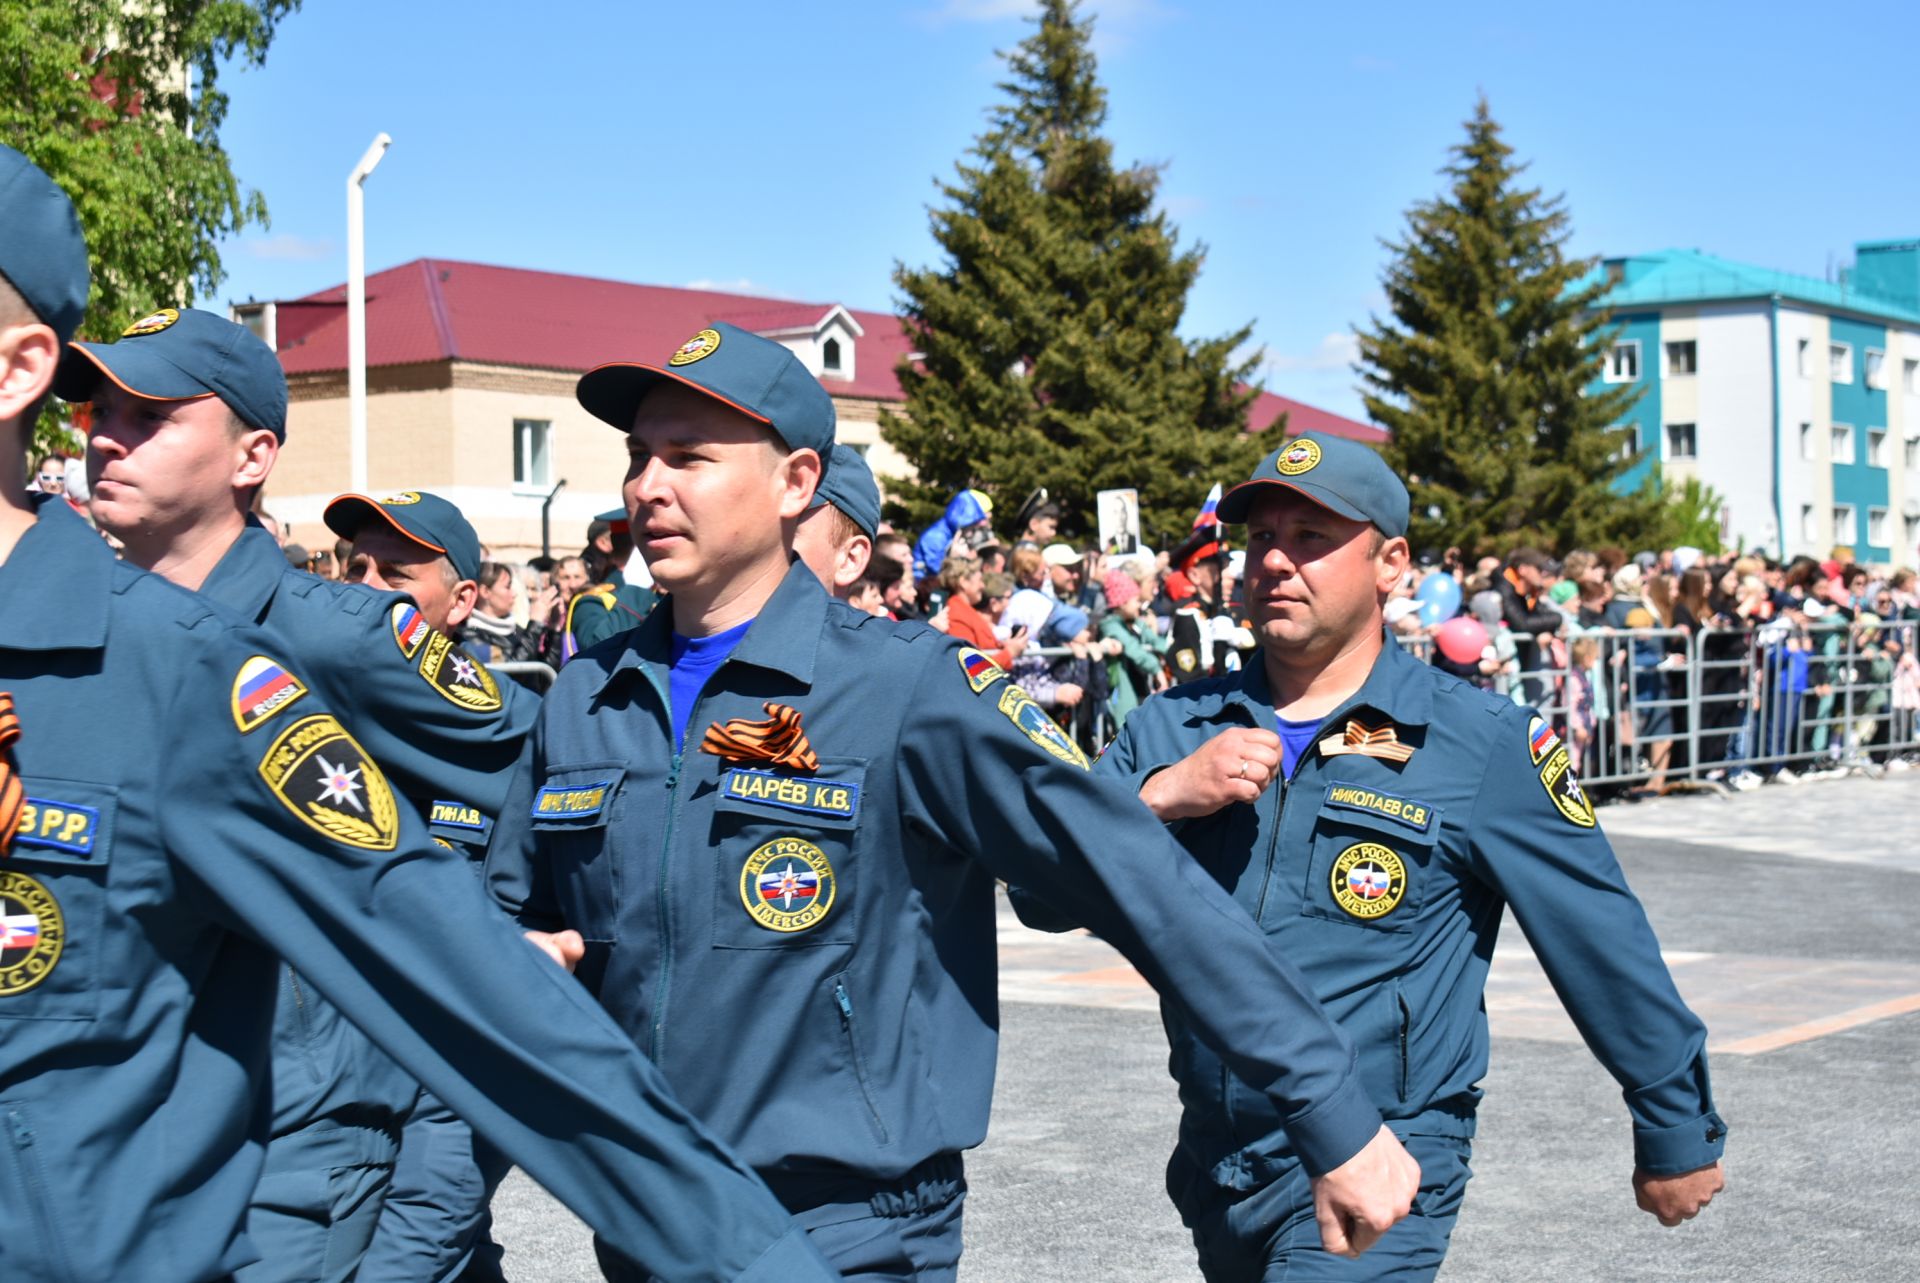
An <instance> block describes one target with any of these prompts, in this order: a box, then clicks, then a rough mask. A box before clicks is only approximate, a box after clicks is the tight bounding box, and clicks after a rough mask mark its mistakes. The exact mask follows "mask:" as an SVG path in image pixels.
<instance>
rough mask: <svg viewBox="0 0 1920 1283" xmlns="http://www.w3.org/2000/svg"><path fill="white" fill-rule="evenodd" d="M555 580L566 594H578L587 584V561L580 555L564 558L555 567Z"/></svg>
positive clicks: (557, 585)
mask: <svg viewBox="0 0 1920 1283" xmlns="http://www.w3.org/2000/svg"><path fill="white" fill-rule="evenodd" d="M553 582H554V586H555V587H557V588H558V589H559V590H560V591H561V592H562V593H563V594H565V595H566V596H568V597H574V596H578V595H579V593H580V591H581V590H582V589H583V588H585V587H586V586H587V563H586V562H584V561H582V560H580V559H579V558H578V557H567V558H565V559H563V560H562V561H561V562H560V564H559V565H557V566H555V567H554V568H553Z"/></svg>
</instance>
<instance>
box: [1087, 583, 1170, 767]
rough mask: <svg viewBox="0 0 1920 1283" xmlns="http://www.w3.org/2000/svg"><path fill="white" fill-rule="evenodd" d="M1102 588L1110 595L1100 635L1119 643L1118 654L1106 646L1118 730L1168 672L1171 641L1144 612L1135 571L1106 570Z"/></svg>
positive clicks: (1110, 698) (1109, 704)
mask: <svg viewBox="0 0 1920 1283" xmlns="http://www.w3.org/2000/svg"><path fill="white" fill-rule="evenodd" d="M1101 587H1102V588H1103V589H1104V590H1105V591H1106V595H1107V614H1106V616H1105V617H1104V618H1102V619H1101V621H1100V636H1101V638H1102V640H1105V641H1111V642H1117V643H1118V644H1119V653H1118V654H1113V653H1112V650H1113V648H1112V647H1108V648H1107V650H1108V657H1107V692H1108V694H1107V709H1108V711H1109V712H1110V713H1112V715H1113V729H1114V730H1115V731H1116V732H1117V731H1119V729H1120V727H1121V726H1122V725H1123V724H1124V723H1125V722H1126V720H1127V714H1128V713H1131V712H1132V711H1133V710H1134V709H1136V708H1138V707H1140V702H1141V701H1142V700H1144V699H1145V698H1146V697H1147V696H1148V695H1150V694H1152V693H1153V692H1154V690H1156V689H1157V688H1158V685H1159V684H1161V678H1162V676H1163V674H1164V672H1165V665H1164V663H1163V662H1162V659H1161V657H1162V656H1163V655H1165V654H1166V653H1167V648H1168V646H1169V645H1170V644H1171V643H1170V642H1169V641H1168V640H1167V639H1166V638H1165V637H1162V636H1161V635H1160V630H1159V629H1158V628H1157V627H1155V626H1154V622H1153V619H1152V617H1151V616H1147V615H1145V614H1143V608H1144V607H1145V606H1146V598H1145V596H1144V595H1142V593H1141V590H1140V581H1139V580H1138V579H1136V578H1135V577H1134V576H1133V575H1132V574H1130V573H1129V572H1128V571H1127V570H1125V569H1122V568H1120V567H1118V566H1116V567H1115V568H1114V569H1112V570H1109V571H1108V572H1107V575H1106V578H1105V579H1104V580H1103V581H1102V583H1101Z"/></svg>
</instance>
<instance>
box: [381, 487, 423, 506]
mask: <svg viewBox="0 0 1920 1283" xmlns="http://www.w3.org/2000/svg"><path fill="white" fill-rule="evenodd" d="M419 502H420V492H419V491H418V490H401V491H397V492H395V493H394V494H390V495H388V496H387V497H386V498H384V499H382V500H381V501H380V506H381V507H383V508H402V507H405V506H406V505H407V504H410V503H419Z"/></svg>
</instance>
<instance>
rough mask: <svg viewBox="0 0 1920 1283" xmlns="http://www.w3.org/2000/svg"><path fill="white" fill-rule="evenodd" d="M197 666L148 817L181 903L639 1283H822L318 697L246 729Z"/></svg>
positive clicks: (219, 673)
mask: <svg viewBox="0 0 1920 1283" xmlns="http://www.w3.org/2000/svg"><path fill="white" fill-rule="evenodd" d="M254 640H257V641H258V642H259V643H260V644H261V645H262V646H264V647H267V648H271V645H272V643H271V641H269V640H266V639H265V638H263V637H262V638H256V639H254ZM200 654H201V658H200V659H199V661H198V662H197V663H196V664H195V666H194V667H193V668H192V669H190V670H189V671H188V672H186V673H184V674H182V678H181V685H180V688H179V693H178V694H176V696H175V702H174V706H173V708H172V709H171V710H170V712H171V717H172V720H171V722H170V724H171V725H175V726H182V727H186V726H192V727H196V728H204V729H202V730H199V731H198V733H196V734H195V735H194V737H193V740H192V742H191V744H190V745H188V746H184V747H183V750H182V751H180V752H178V753H175V754H174V755H173V756H172V758H171V760H170V761H169V762H168V764H167V766H166V770H165V772H164V777H163V778H164V781H165V784H166V789H165V791H163V796H170V797H175V798H192V799H196V800H197V801H198V802H199V803H200V804H198V805H190V806H171V807H168V808H166V810H165V812H164V814H163V817H162V820H161V837H162V840H163V842H164V844H165V847H166V849H167V851H168V852H169V853H171V855H172V856H173V858H174V859H175V860H176V862H177V863H178V864H179V865H180V866H181V869H182V874H181V882H182V886H183V888H184V890H183V894H189V895H191V894H196V893H198V894H201V895H203V896H204V898H205V901H206V903H207V906H208V909H209V911H210V912H211V913H212V914H213V915H214V916H216V917H218V918H221V919H223V920H225V921H226V922H227V923H228V924H229V925H230V926H231V927H232V928H233V929H235V930H237V931H239V932H241V933H242V934H245V935H248V936H251V937H252V938H254V939H256V940H259V941H260V942H262V943H263V944H265V945H267V946H268V947H269V948H272V949H273V950H274V951H276V952H277V953H279V954H280V955H281V956H282V957H284V958H285V959H286V960H287V961H288V962H289V963H290V964H292V966H293V967H294V968H296V969H297V970H298V971H299V972H300V973H301V975H302V976H304V977H306V978H307V979H309V980H310V981H312V983H313V984H314V986H315V987H316V988H318V989H319V990H320V991H321V993H322V994H323V995H325V996H326V998H327V999H328V1000H329V1001H331V1002H332V1003H333V1004H334V1005H335V1006H337V1007H338V1008H340V1010H341V1011H342V1012H343V1013H345V1015H346V1016H347V1018H348V1019H350V1020H352V1021H353V1023H354V1024H356V1025H358V1026H359V1027H360V1029H361V1030H362V1031H363V1032H365V1033H366V1034H367V1036H368V1037H369V1038H371V1039H372V1040H373V1042H374V1043H375V1044H376V1045H378V1046H379V1047H380V1048H381V1049H382V1050H384V1051H385V1052H387V1054H389V1055H390V1056H392V1057H393V1058H394V1059H395V1060H397V1061H398V1062H400V1064H401V1066H402V1067H403V1068H404V1069H406V1070H407V1072H409V1073H410V1074H412V1075H413V1076H414V1077H415V1078H417V1079H419V1080H420V1082H422V1083H423V1084H425V1086H426V1087H427V1089H428V1090H430V1091H431V1092H432V1093H433V1094H434V1095H435V1096H437V1097H438V1098H439V1099H440V1100H442V1101H444V1102H445V1103H446V1104H447V1105H448V1106H449V1107H450V1108H452V1109H453V1110H454V1111H456V1112H457V1113H458V1114H459V1115H460V1116H461V1117H463V1118H465V1119H466V1120H467V1121H468V1122H469V1123H470V1124H472V1126H473V1127H474V1129H475V1130H476V1131H478V1132H480V1133H481V1134H482V1135H484V1136H486V1137H487V1138H488V1139H489V1140H490V1141H492V1142H493V1143H494V1144H496V1145H497V1146H498V1147H499V1148H500V1149H501V1150H502V1151H503V1152H504V1153H505V1154H506V1155H507V1156H508V1157H509V1158H510V1159H512V1160H513V1161H514V1162H516V1163H518V1164H519V1165H520V1166H522V1167H523V1168H525V1169H526V1170H527V1172H528V1173H529V1174H530V1175H532V1176H533V1177H534V1179H535V1180H537V1181H539V1182H540V1183H541V1184H542V1185H544V1186H545V1187H546V1188H547V1189H548V1190H550V1191H551V1192H552V1193H553V1194H554V1195H555V1197H557V1198H559V1199H560V1201H561V1202H563V1203H565V1204H566V1205H567V1206H569V1207H570V1208H572V1209H573V1210H574V1211H575V1212H576V1213H577V1214H578V1215H579V1216H580V1217H581V1218H582V1219H583V1220H585V1221H586V1222H587V1223H588V1224H590V1225H592V1226H593V1227H594V1228H595V1229H596V1230H598V1231H599V1233H600V1234H601V1235H602V1236H603V1237H605V1238H606V1239H607V1240H608V1241H609V1242H610V1243H612V1244H613V1245H614V1246H616V1247H617V1248H618V1250H619V1251H621V1252H623V1253H625V1254H626V1255H628V1256H630V1257H632V1258H634V1259H635V1260H637V1261H640V1262H641V1263H643V1264H644V1265H645V1267H646V1268H647V1269H648V1270H650V1271H651V1272H652V1273H653V1274H655V1275H658V1276H660V1277H662V1278H670V1279H676V1280H679V1279H687V1280H715V1281H718V1280H735V1281H740V1280H750V1281H751V1283H789V1281H790V1280H796V1279H802V1280H809V1281H810V1283H812V1281H819V1280H828V1279H833V1278H837V1277H838V1276H837V1275H835V1274H834V1273H833V1272H832V1271H831V1270H830V1269H829V1268H828V1266H827V1265H826V1264H825V1262H824V1260H823V1259H822V1258H821V1257H820V1256H819V1254H818V1252H817V1251H816V1250H815V1249H814V1248H813V1247H812V1245H811V1244H810V1243H809V1242H808V1241H807V1239H806V1236H805V1233H804V1231H801V1230H799V1229H798V1228H797V1227H795V1226H794V1224H793V1222H792V1220H791V1218H790V1217H788V1215H787V1214H786V1212H785V1210H784V1209H783V1208H782V1207H781V1206H780V1204H779V1203H778V1202H777V1201H776V1200H775V1199H774V1198H773V1196H772V1195H771V1194H770V1193H769V1192H768V1191H767V1190H766V1188H765V1186H763V1185H762V1184H761V1183H760V1181H759V1179H758V1178H757V1177H756V1176H755V1175H754V1174H753V1173H752V1172H751V1171H750V1170H748V1169H747V1168H746V1167H744V1166H743V1165H742V1164H741V1163H740V1162H739V1160H738V1159H736V1158H735V1157H734V1156H733V1155H732V1154H731V1153H729V1152H728V1151H727V1150H726V1149H725V1148H724V1147H723V1146H722V1145H721V1143H720V1142H719V1141H718V1140H717V1139H715V1138H714V1137H713V1135H712V1134H711V1133H709V1132H708V1131H707V1130H706V1129H705V1128H704V1127H703V1126H702V1125H701V1124H700V1123H699V1122H698V1120H696V1119H694V1118H693V1117H692V1116H691V1115H689V1114H688V1113H687V1111H686V1110H685V1109H684V1108H682V1107H681V1105H680V1104H679V1103H678V1102H677V1101H676V1100H675V1099H674V1098H673V1096H672V1095H671V1093H670V1091H669V1089H668V1087H667V1085H666V1082H665V1080H664V1079H662V1078H661V1077H660V1075H659V1073H658V1072H657V1071H656V1070H655V1069H654V1067H653V1066H652V1065H651V1064H649V1063H648V1062H647V1061H646V1059H645V1058H644V1057H642V1056H641V1055H640V1053H639V1052H638V1051H637V1050H636V1049H635V1048H634V1046H633V1044H632V1042H631V1041H630V1040H629V1039H628V1038H627V1036H626V1035H625V1034H624V1033H622V1032H621V1031H620V1030H619V1028H618V1027H617V1026H615V1025H614V1023H613V1021H612V1020H611V1018H610V1017H608V1016H607V1014H606V1013H605V1012H604V1011H602V1010H601V1008H600V1007H599V1005H598V1004H597V1003H595V1002H594V1001H593V1000H592V999H591V998H590V997H589V996H588V995H587V993H586V992H585V991H584V990H583V989H582V988H581V987H580V985H578V984H577V983H575V981H574V980H573V978H572V977H570V976H568V975H567V974H566V973H565V972H564V971H563V970H561V969H560V968H559V967H557V966H555V965H554V964H553V963H552V962H551V961H549V960H548V959H547V958H546V957H545V956H544V955H542V954H541V953H539V952H538V951H537V950H536V949H534V947H533V946H531V945H530V944H528V943H527V942H526V941H525V940H523V939H522V938H521V937H520V935H519V933H518V931H517V930H516V929H515V928H514V927H513V925H512V924H511V923H509V922H507V921H505V920H504V919H503V918H502V917H501V916H500V914H499V913H497V912H496V911H495V910H494V908H493V906H492V905H491V904H490V903H489V902H488V900H487V898H486V896H485V893H484V892H483V891H482V890H481V887H480V884H479V882H478V881H477V880H476V879H475V878H474V877H473V875H472V873H471V872H470V871H469V869H468V868H467V867H466V865H465V863H464V861H463V860H462V859H461V858H460V857H459V856H457V855H455V854H454V853H453V852H451V851H448V850H446V849H445V848H443V847H440V846H437V845H435V844H434V843H433V842H432V841H431V840H430V839H429V838H428V836H427V834H426V830H425V828H424V827H423V826H422V824H421V822H420V820H419V818H418V817H417V816H416V815H414V814H413V813H412V812H411V810H410V809H408V808H407V807H405V806H403V805H401V804H399V803H398V802H397V800H396V799H395V798H394V796H393V793H392V790H391V787H390V786H389V785H388V784H387V783H386V781H385V779H384V777H383V776H382V774H381V772H380V768H379V767H378V766H377V765H375V762H374V759H372V758H371V757H369V756H368V755H367V754H366V752H365V750H364V749H363V748H362V746H360V745H359V744H358V743H356V742H355V741H354V740H353V739H352V738H351V737H349V736H348V735H347V733H346V732H345V730H344V729H343V728H341V726H340V724H339V723H338V722H337V721H335V720H334V718H333V717H332V715H331V714H330V713H329V712H328V711H327V710H326V708H325V707H324V706H322V704H321V702H320V700H319V699H318V697H316V696H313V695H311V694H304V693H303V694H301V695H298V696H295V697H292V698H286V699H282V700H281V701H280V702H279V703H278V704H277V705H275V706H274V707H273V709H272V710H271V711H269V712H266V713H265V714H264V715H262V716H258V717H253V718H251V719H250V723H251V724H250V726H249V728H248V729H246V730H241V729H239V726H240V724H241V723H240V722H239V719H237V718H236V717H229V716H228V715H227V714H228V701H229V699H230V698H231V695H230V692H233V691H236V690H237V689H238V687H237V684H236V679H237V677H238V676H239V675H240V674H241V673H242V672H246V673H249V674H253V673H255V672H256V671H257V670H256V668H255V666H254V662H253V661H252V660H249V659H247V658H246V655H247V652H246V651H245V650H240V651H238V652H236V651H235V650H234V649H233V644H232V643H231V642H230V641H229V640H228V639H225V638H220V637H211V638H209V639H208V641H207V644H205V645H203V646H202V647H201V649H200ZM286 676H287V677H288V678H289V679H290V680H291V681H292V682H293V683H294V684H295V685H299V684H300V682H299V677H298V674H297V673H292V672H287V673H286ZM288 689H291V687H288ZM209 705H214V706H213V707H209ZM233 707H234V708H236V709H238V708H239V701H238V700H237V699H235V700H234V702H233ZM196 883H197V884H198V888H199V889H198V891H197V892H196V887H195V884H196Z"/></svg>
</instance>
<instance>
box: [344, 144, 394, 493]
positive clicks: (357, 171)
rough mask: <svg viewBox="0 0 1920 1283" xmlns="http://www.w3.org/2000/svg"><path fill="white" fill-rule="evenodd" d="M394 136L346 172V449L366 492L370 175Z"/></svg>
mask: <svg viewBox="0 0 1920 1283" xmlns="http://www.w3.org/2000/svg"><path fill="white" fill-rule="evenodd" d="M392 145H393V139H392V138H389V137H388V136H387V135H386V134H381V135H380V136H379V137H377V138H375V139H374V140H373V145H372V146H370V147H368V148H367V154H366V155H364V156H362V157H361V158H360V163H359V164H357V165H355V166H354V167H353V172H352V173H351V174H348V175H347V448H348V451H349V453H350V455H351V468H350V478H351V485H350V488H351V489H352V490H353V492H354V493H355V494H365V493H366V492H367V226H366V223H367V220H366V209H365V204H366V197H365V190H364V189H365V187H366V182H367V175H369V174H371V173H372V172H373V169H374V166H376V165H378V164H379V163H380V158H381V157H382V156H384V155H386V154H387V148H388V147H390V146H392Z"/></svg>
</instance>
